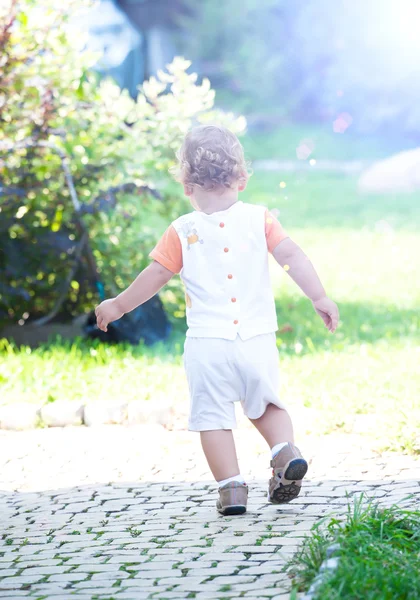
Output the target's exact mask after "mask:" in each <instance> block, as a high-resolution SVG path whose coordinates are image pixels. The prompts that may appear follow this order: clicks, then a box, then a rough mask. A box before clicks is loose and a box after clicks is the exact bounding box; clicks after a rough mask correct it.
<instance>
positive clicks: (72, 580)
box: [0, 426, 420, 600]
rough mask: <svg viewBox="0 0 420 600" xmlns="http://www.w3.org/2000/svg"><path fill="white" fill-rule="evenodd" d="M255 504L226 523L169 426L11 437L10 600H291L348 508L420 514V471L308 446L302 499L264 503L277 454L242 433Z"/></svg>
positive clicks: (399, 462)
mask: <svg viewBox="0 0 420 600" xmlns="http://www.w3.org/2000/svg"><path fill="white" fill-rule="evenodd" d="M236 438H237V445H238V454H239V456H240V461H241V465H242V472H243V474H244V475H245V476H246V477H247V478H248V483H249V486H250V501H249V508H248V512H247V513H246V514H245V515H243V516H236V517H228V518H223V517H221V516H220V515H218V513H217V512H216V511H215V508H214V504H215V500H216V487H215V485H214V483H213V482H212V481H211V477H210V474H209V472H208V469H207V466H206V464H205V462H204V460H203V457H202V454H201V450H200V447H199V440H198V436H196V435H194V434H191V433H188V432H185V431H167V430H165V429H164V428H162V427H159V426H153V427H148V426H139V427H132V428H124V427H119V426H109V427H101V428H97V429H96V428H92V429H87V428H83V427H78V428H67V429H47V430H34V431H29V432H21V433H14V432H1V433H0V468H1V484H0V519H1V534H2V536H1V539H0V598H2V599H8V598H10V599H12V598H20V597H27V598H37V599H44V598H47V599H48V600H58V599H60V600H65V599H66V598H69V599H71V598H80V599H81V598H83V599H86V600H88V599H89V600H93V599H101V600H102V599H107V600H110V599H111V598H115V599H116V600H117V599H123V598H125V599H128V600H137V599H139V600H140V599H143V598H144V599H146V598H156V599H159V600H164V599H165V598H167V599H168V600H169V599H171V598H176V599H179V600H183V599H187V598H197V599H203V600H204V599H209V600H210V599H212V600H223V599H228V598H229V599H230V598H245V599H247V600H252V599H257V598H258V599H262V598H271V599H272V600H280V599H282V600H283V599H286V598H289V590H290V580H289V578H288V567H287V564H288V562H289V561H290V559H291V558H292V557H293V554H294V552H295V551H296V549H297V548H298V546H299V544H300V543H301V541H302V539H303V537H304V536H305V534H306V533H307V532H308V531H309V530H310V528H311V526H312V525H313V524H314V523H315V522H316V521H317V520H318V519H320V518H321V517H324V516H325V515H328V514H332V513H334V514H337V513H338V514H340V513H343V512H344V511H345V506H346V502H347V497H346V494H350V495H352V494H353V493H355V492H362V491H364V492H366V493H367V494H368V495H369V496H370V497H375V498H378V499H379V501H380V502H381V503H383V504H385V505H386V504H390V503H395V502H398V503H400V504H403V505H407V506H408V505H415V504H416V503H417V505H418V502H419V500H420V485H419V480H420V466H419V461H418V460H416V459H415V458H412V457H400V456H396V455H392V454H391V455H389V456H382V457H381V456H378V455H375V454H374V453H373V452H372V451H371V450H369V448H368V447H367V446H366V441H365V440H364V439H362V438H358V437H355V436H328V437H325V438H323V439H321V440H320V439H318V440H314V439H311V438H306V439H305V440H304V442H303V443H302V444H299V445H300V447H301V449H302V450H303V451H304V453H305V455H306V456H307V457H308V458H309V459H310V460H311V466H310V472H309V477H308V481H307V482H306V485H305V487H304V491H303V493H302V495H301V496H300V497H299V498H298V499H297V500H296V501H294V502H293V503H291V504H289V505H284V506H280V507H275V506H271V505H268V504H267V503H266V492H267V490H266V481H267V479H268V477H269V468H268V463H269V456H268V452H267V448H266V447H265V446H264V445H263V442H262V441H261V440H260V439H259V437H257V434H256V433H255V432H254V431H253V430H248V429H243V430H238V432H237V435H236Z"/></svg>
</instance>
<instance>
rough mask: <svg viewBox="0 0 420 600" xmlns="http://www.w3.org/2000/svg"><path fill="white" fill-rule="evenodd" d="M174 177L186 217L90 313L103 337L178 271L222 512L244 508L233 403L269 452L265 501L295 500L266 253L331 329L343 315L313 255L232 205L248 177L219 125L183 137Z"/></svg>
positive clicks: (233, 141)
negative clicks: (120, 288) (188, 207)
mask: <svg viewBox="0 0 420 600" xmlns="http://www.w3.org/2000/svg"><path fill="white" fill-rule="evenodd" d="M177 157H178V167H177V169H176V175H177V178H178V180H179V181H180V182H181V183H182V185H183V186H184V191H185V194H186V195H187V196H188V197H189V198H190V201H191V204H192V206H193V208H194V211H193V212H190V213H189V214H186V215H183V216H181V217H179V218H178V219H176V221H174V222H173V223H172V224H171V225H170V226H169V228H168V229H167V230H166V232H165V233H164V235H163V237H162V238H161V240H160V241H159V242H158V244H157V246H156V247H155V248H154V250H153V251H152V252H151V254H150V257H151V258H152V259H153V262H152V263H151V264H150V265H149V266H148V267H147V268H146V269H145V270H144V271H142V272H141V273H140V274H139V275H138V277H137V278H136V279H135V281H134V282H133V283H132V284H131V285H130V286H129V287H128V288H127V289H126V290H125V291H124V292H122V293H121V294H119V296H117V297H116V298H111V299H109V300H105V301H104V302H102V303H101V304H100V305H99V306H98V307H97V308H96V317H97V324H98V327H99V328H100V329H101V330H103V331H106V330H107V325H108V323H110V322H111V321H115V320H116V319H119V318H121V317H122V316H123V315H124V314H125V313H127V312H130V311H131V310H133V309H134V308H136V307H137V306H139V305H140V304H142V303H143V302H146V300H148V299H149V298H151V297H152V296H153V295H154V294H156V293H157V292H158V291H159V290H160V289H161V288H162V287H163V286H164V285H165V284H166V283H168V281H169V280H170V279H171V277H173V275H174V274H175V273H180V275H181V278H182V281H183V283H184V285H185V290H186V306H187V324H188V331H187V338H186V342H185V352H184V365H185V370H186V374H187V379H188V384H189V389H190V396H191V406H190V417H189V429H190V430H191V431H199V432H200V436H201V444H202V447H203V450H204V454H205V456H206V459H207V461H208V464H209V467H210V470H211V472H212V473H213V476H214V478H215V479H216V481H217V483H218V486H219V500H218V501H217V509H218V511H219V512H220V513H222V514H223V515H231V514H241V513H244V512H245V511H246V505H247V497H248V487H247V485H246V483H245V481H244V478H243V477H242V476H241V474H240V471H239V466H238V460H237V457H236V451H235V444H234V440H233V435H232V429H233V428H234V427H235V426H236V422H235V406H234V405H235V402H237V401H239V400H240V401H241V403H242V407H243V410H244V412H245V414H246V416H247V417H248V418H249V419H250V421H251V423H252V424H253V425H255V427H256V428H257V429H258V431H259V432H260V433H261V435H262V436H263V437H264V439H265V440H266V441H267V443H268V444H269V446H270V448H271V452H272V460H271V466H272V468H273V472H272V477H271V479H270V481H269V489H268V499H269V501H270V502H272V503H274V504H281V503H286V502H290V500H293V499H294V498H296V497H297V496H298V494H299V492H300V489H301V485H302V479H303V477H304V476H305V475H306V472H307V469H308V464H307V462H306V461H305V459H304V458H303V457H302V455H301V453H300V451H299V450H298V448H297V447H296V446H295V445H294V439H293V427H292V422H291V419H290V416H289V414H288V412H287V410H286V407H285V405H284V404H283V402H282V401H281V400H280V399H279V396H278V393H279V367H278V362H279V357H278V351H277V347H276V335H275V332H276V330H277V317H276V310H275V305H274V298H273V293H272V290H271V284H270V277H269V270H268V253H269V252H270V253H271V254H272V255H273V256H274V258H275V260H276V261H277V262H278V263H279V264H280V265H281V267H283V269H285V270H286V271H287V273H288V275H289V276H290V277H291V278H292V279H293V280H294V281H295V282H296V284H297V285H298V286H299V287H300V288H301V289H302V291H303V292H304V293H305V294H306V296H307V297H308V298H309V299H310V300H311V301H312V304H313V306H314V308H315V311H316V312H317V313H318V314H319V316H320V317H321V318H322V319H323V321H324V323H325V325H326V327H327V329H328V330H329V331H331V332H334V331H335V329H336V327H337V323H338V309H337V306H336V305H335V304H334V302H333V301H332V300H330V299H329V298H328V297H327V296H326V293H325V290H324V288H323V286H322V284H321V282H320V280H319V278H318V276H317V274H316V272H315V269H314V267H313V266H312V264H311V262H310V261H309V259H308V258H307V257H306V256H305V254H304V253H303V251H302V250H301V249H300V248H299V246H298V245H297V244H296V243H295V242H293V241H292V240H291V239H290V237H289V236H288V235H287V233H286V232H285V231H284V229H283V228H282V226H281V225H280V223H279V222H278V220H277V219H276V218H275V217H274V216H273V215H272V214H270V212H268V210H267V209H266V208H264V207H263V206H259V205H254V204H244V203H243V202H241V201H239V200H238V192H242V191H243V190H244V189H245V187H246V184H247V179H248V173H247V166H246V163H245V159H244V153H243V149H242V146H241V144H240V142H239V140H238V139H237V137H236V136H235V135H234V134H233V133H231V132H230V131H229V130H228V129H225V128H224V127H217V126H200V127H196V128H194V129H193V130H192V131H190V132H189V133H188V134H187V136H186V137H185V140H184V142H183V144H182V147H181V149H180V151H179V153H178V155H177Z"/></svg>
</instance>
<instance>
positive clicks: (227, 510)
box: [217, 504, 246, 517]
mask: <svg viewBox="0 0 420 600" xmlns="http://www.w3.org/2000/svg"><path fill="white" fill-rule="evenodd" d="M217 510H218V511H219V513H220V514H221V515H223V516H224V517H228V516H230V515H243V514H244V512H246V506H244V505H243V504H234V505H232V506H224V507H223V508H218V509H217Z"/></svg>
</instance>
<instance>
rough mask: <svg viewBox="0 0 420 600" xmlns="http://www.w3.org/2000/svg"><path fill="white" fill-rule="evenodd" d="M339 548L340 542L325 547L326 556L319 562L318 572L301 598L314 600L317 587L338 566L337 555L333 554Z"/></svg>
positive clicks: (302, 599)
mask: <svg viewBox="0 0 420 600" xmlns="http://www.w3.org/2000/svg"><path fill="white" fill-rule="evenodd" d="M339 550H340V544H332V546H328V548H327V551H326V552H327V558H326V559H325V560H324V561H323V562H322V563H321V566H320V567H319V573H318V575H317V576H316V577H315V579H314V580H313V582H312V584H311V587H310V588H309V590H308V591H307V592H306V594H305V595H304V596H302V598H301V600H314V599H315V595H316V593H317V591H318V588H319V587H320V585H321V584H322V583H324V581H325V580H326V579H327V577H329V576H330V575H331V574H332V572H333V571H335V570H336V569H337V567H338V563H339V560H340V557H339V556H334V554H336V553H337V552H338V551H339Z"/></svg>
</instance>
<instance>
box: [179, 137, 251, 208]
mask: <svg viewBox="0 0 420 600" xmlns="http://www.w3.org/2000/svg"><path fill="white" fill-rule="evenodd" d="M177 158H178V165H177V167H175V169H173V173H174V175H175V177H176V179H177V180H178V181H180V182H181V183H182V184H183V185H184V189H185V192H186V193H187V195H189V196H191V195H192V194H193V193H194V190H195V189H197V188H199V189H200V190H203V191H204V192H217V193H219V194H223V193H224V192H226V191H227V190H234V191H238V190H239V191H242V190H243V189H245V186H246V182H247V180H248V169H247V164H246V162H245V158H244V151H243V148H242V146H241V143H240V141H239V140H238V138H237V137H236V135H235V134H233V133H232V132H231V131H229V129H226V127H220V126H217V125H201V126H199V127H195V128H194V129H192V130H191V131H190V132H189V133H187V135H186V136H185V139H184V141H183V144H182V146H181V148H180V150H179V151H178V153H177Z"/></svg>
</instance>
